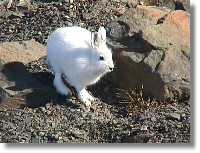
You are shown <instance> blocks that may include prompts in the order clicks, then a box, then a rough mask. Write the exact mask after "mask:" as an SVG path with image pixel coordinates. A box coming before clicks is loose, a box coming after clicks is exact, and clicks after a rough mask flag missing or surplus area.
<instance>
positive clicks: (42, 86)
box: [0, 40, 55, 106]
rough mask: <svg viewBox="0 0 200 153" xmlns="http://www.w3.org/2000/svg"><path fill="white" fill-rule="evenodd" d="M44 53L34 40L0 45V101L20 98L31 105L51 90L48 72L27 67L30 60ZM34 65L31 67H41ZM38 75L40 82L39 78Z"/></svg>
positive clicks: (50, 92) (44, 100)
mask: <svg viewBox="0 0 200 153" xmlns="http://www.w3.org/2000/svg"><path fill="white" fill-rule="evenodd" d="M44 56H46V47H45V46H44V45H42V44H40V43H38V42H36V41H34V40H29V41H19V42H5V43H2V44H0V103H2V102H7V101H8V99H10V98H11V100H10V101H9V102H10V103H13V102H15V101H16V97H20V100H18V101H20V102H22V101H23V100H24V101H25V102H26V104H28V105H31V106H35V105H37V104H38V103H44V102H46V101H47V99H48V97H49V96H51V95H53V93H55V91H54V89H53V87H52V78H51V76H50V74H49V73H45V71H44V73H40V72H38V73H32V72H31V71H30V70H29V69H28V67H30V66H29V65H30V63H34V62H35V61H38V60H39V59H43V57H44ZM43 63H44V60H43ZM34 65H35V68H34V69H36V68H37V69H41V64H37V63H35V64H34ZM39 77H40V78H43V80H44V81H43V82H42V81H39V79H38V78H39ZM41 80H42V79H41ZM45 81H46V82H45ZM44 82H45V83H44ZM6 104H7V103H6ZM9 105H12V104H9Z"/></svg>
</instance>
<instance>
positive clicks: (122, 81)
mask: <svg viewBox="0 0 200 153" xmlns="http://www.w3.org/2000/svg"><path fill="white" fill-rule="evenodd" d="M119 23H123V26H124V27H126V30H124V31H123V32H122V30H121V29H123V28H121V27H120V25H119ZM111 25H114V26H111V27H112V28H114V29H113V32H112V33H111V34H110V38H111V41H112V42H113V43H111V46H113V48H114V55H113V57H114V58H115V61H116V63H117V69H116V78H114V80H115V81H116V83H117V84H118V85H119V86H120V87H122V88H125V89H141V88H142V87H143V88H144V92H145V94H146V95H151V96H153V97H155V98H157V99H159V100H163V99H166V98H174V97H179V98H183V97H184V98H188V97H189V95H190V61H189V53H190V49H189V48H190V42H189V19H188V14H187V13H186V12H184V11H174V12H170V11H169V9H166V8H165V9H164V8H156V7H151V6H137V7H136V8H135V9H134V8H132V9H130V10H128V11H127V12H126V13H125V14H124V15H123V16H121V17H120V18H119V21H117V22H116V23H115V24H114V23H112V24H111ZM117 25H119V26H117ZM121 25H122V24H121ZM177 26H178V28H177ZM180 30H182V31H180ZM117 31H119V33H117ZM115 32H116V34H115ZM116 42H117V43H116Z"/></svg>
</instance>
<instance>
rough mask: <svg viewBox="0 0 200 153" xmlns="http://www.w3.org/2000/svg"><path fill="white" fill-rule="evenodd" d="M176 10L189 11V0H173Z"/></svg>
mask: <svg viewBox="0 0 200 153" xmlns="http://www.w3.org/2000/svg"><path fill="white" fill-rule="evenodd" d="M174 2H175V9H176V10H185V11H188V12H189V11H190V0H174Z"/></svg>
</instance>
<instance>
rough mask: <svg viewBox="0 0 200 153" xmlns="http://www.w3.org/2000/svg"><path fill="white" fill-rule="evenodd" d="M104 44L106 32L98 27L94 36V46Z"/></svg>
mask: <svg viewBox="0 0 200 153" xmlns="http://www.w3.org/2000/svg"><path fill="white" fill-rule="evenodd" d="M105 42H106V30H105V28H104V27H100V28H99V30H98V32H97V33H95V34H94V44H95V45H96V46H99V45H100V44H102V43H105Z"/></svg>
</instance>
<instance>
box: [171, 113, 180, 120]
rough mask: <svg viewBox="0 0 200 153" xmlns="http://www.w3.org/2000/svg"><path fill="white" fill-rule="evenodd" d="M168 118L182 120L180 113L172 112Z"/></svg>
mask: <svg viewBox="0 0 200 153" xmlns="http://www.w3.org/2000/svg"><path fill="white" fill-rule="evenodd" d="M168 118H169V119H172V120H178V121H180V120H181V115H180V114H178V113H170V114H169V115H168Z"/></svg>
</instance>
